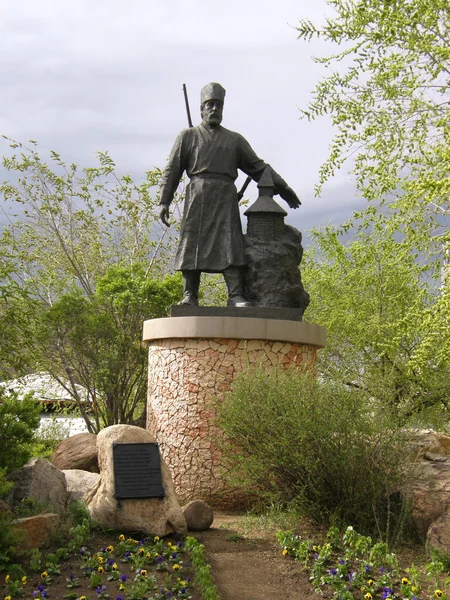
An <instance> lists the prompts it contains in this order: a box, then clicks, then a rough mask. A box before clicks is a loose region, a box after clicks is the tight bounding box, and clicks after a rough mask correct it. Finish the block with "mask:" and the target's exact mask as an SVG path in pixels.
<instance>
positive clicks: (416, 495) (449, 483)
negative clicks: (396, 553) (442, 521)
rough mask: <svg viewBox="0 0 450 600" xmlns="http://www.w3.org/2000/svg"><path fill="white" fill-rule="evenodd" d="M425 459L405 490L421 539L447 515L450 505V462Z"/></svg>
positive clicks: (417, 466) (417, 467)
mask: <svg viewBox="0 0 450 600" xmlns="http://www.w3.org/2000/svg"><path fill="white" fill-rule="evenodd" d="M438 456H439V458H438V459H437V460H436V459H433V460H430V458H424V459H423V460H421V461H420V462H418V463H417V465H416V467H415V477H414V480H413V481H412V483H411V484H409V485H408V486H407V487H406V488H404V490H403V494H404V495H405V496H406V497H407V498H408V499H409V500H410V502H411V510H412V517H413V520H414V523H415V526H416V530H417V533H418V535H419V537H420V539H422V540H425V538H426V536H427V531H428V528H429V527H430V525H431V524H432V523H433V521H435V520H436V519H437V518H438V517H440V516H441V515H443V514H445V513H446V512H447V509H448V507H449V504H450V460H446V461H442V460H440V455H438Z"/></svg>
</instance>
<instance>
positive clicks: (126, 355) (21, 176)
mask: <svg viewBox="0 0 450 600" xmlns="http://www.w3.org/2000/svg"><path fill="white" fill-rule="evenodd" d="M8 141H9V143H10V146H11V148H12V149H13V153H12V155H10V156H7V157H4V158H3V166H4V167H5V168H6V169H7V170H8V171H9V172H10V174H11V175H10V179H9V181H5V182H3V183H2V184H1V185H0V193H1V194H2V196H3V200H4V205H5V207H6V211H7V212H8V214H10V213H12V212H15V213H16V214H14V215H13V216H12V217H10V223H9V224H8V225H6V226H5V227H4V229H3V232H2V235H1V237H0V256H1V257H2V261H1V279H0V292H1V296H0V314H1V315H2V318H3V319H4V322H5V323H7V325H8V328H7V329H6V330H3V332H2V337H3V338H5V340H4V341H5V344H4V345H2V346H1V347H0V365H1V366H2V371H3V374H4V375H5V376H7V375H9V376H11V375H12V374H14V375H20V374H23V373H24V372H27V371H30V370H31V371H35V370H43V369H44V370H47V371H49V372H50V373H51V374H52V375H53V376H54V377H55V378H56V379H57V380H58V381H59V382H60V383H64V385H65V386H66V389H67V391H68V393H70V394H71V395H72V396H73V397H74V398H75V400H76V401H77V402H78V405H79V406H80V408H81V409H82V410H83V411H84V416H85V418H86V420H87V423H88V427H89V428H90V430H98V429H99V428H100V427H101V426H102V425H110V424H113V423H116V422H128V421H130V420H133V419H135V418H136V417H137V416H138V414H137V413H136V410H137V409H138V408H139V410H140V411H141V412H142V400H143V390H144V389H145V388H146V376H145V369H144V367H143V365H144V362H145V360H144V354H145V352H144V350H143V349H142V348H141V345H140V339H141V330H142V321H143V320H145V319H146V318H151V317H155V316H164V315H165V314H166V312H167V308H168V306H169V304H170V303H171V302H174V301H176V300H177V299H178V297H179V295H180V294H181V284H180V281H179V278H177V277H173V278H167V279H165V278H164V277H165V274H166V273H167V270H168V269H170V260H171V256H172V251H173V241H174V238H173V237H171V234H170V232H169V230H168V229H167V228H165V227H163V226H162V225H160V223H159V220H158V214H159V205H158V198H157V194H156V193H155V192H154V190H155V189H156V187H157V186H158V184H159V178H160V175H161V173H160V171H159V170H157V169H156V170H154V171H148V172H147V173H146V178H145V181H144V182H143V183H141V184H136V183H134V182H133V181H132V180H131V178H130V177H129V176H128V175H124V176H121V177H119V176H118V175H117V174H116V172H115V165H114V163H113V161H112V160H111V158H110V157H109V155H108V154H107V153H99V155H98V156H99V165H98V166H97V167H93V168H84V169H81V170H80V169H79V168H78V166H77V165H75V164H72V165H70V166H68V165H66V163H64V162H63V161H62V159H61V157H60V156H59V155H58V154H57V153H55V152H52V153H51V161H52V168H51V167H50V166H49V165H48V164H47V163H45V162H44V161H43V160H42V159H41V157H40V156H39V154H38V151H37V147H36V142H34V141H31V142H30V146H28V147H26V146H24V145H22V144H19V143H16V142H14V141H12V140H8ZM2 341H3V340H2ZM11 350H14V351H13V352H11ZM77 385H83V386H84V387H86V389H87V395H88V398H89V400H90V401H91V403H92V406H93V408H94V409H95V410H94V413H93V414H92V413H89V411H86V410H85V408H84V407H85V406H87V405H85V404H83V403H82V402H81V398H80V397H79V394H78V392H77V389H78V388H77ZM139 410H138V412H139Z"/></svg>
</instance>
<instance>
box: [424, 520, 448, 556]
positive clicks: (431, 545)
mask: <svg viewBox="0 0 450 600" xmlns="http://www.w3.org/2000/svg"><path fill="white" fill-rule="evenodd" d="M426 547H427V552H431V550H437V551H438V552H443V553H445V554H450V512H446V513H445V514H443V515H441V516H440V517H439V518H438V519H436V520H435V521H434V522H433V523H432V524H431V525H430V528H429V529H428V533H427V543H426Z"/></svg>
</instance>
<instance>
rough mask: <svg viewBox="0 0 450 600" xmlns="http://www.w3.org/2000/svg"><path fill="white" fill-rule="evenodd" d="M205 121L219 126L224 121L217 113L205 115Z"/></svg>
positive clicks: (212, 125) (210, 124)
mask: <svg viewBox="0 0 450 600" xmlns="http://www.w3.org/2000/svg"><path fill="white" fill-rule="evenodd" d="M204 121H205V122H206V124H207V125H209V126H210V127H217V126H218V125H220V124H221V122H222V117H221V116H220V115H218V114H215V115H205V118H204Z"/></svg>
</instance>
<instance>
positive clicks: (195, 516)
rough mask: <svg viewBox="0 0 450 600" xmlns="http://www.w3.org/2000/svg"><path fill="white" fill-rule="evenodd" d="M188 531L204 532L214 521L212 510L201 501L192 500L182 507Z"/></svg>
mask: <svg viewBox="0 0 450 600" xmlns="http://www.w3.org/2000/svg"><path fill="white" fill-rule="evenodd" d="M183 513H184V517H185V519H186V523H187V526H188V529H189V531H205V529H209V528H210V527H211V525H212V522H213V521H214V513H213V511H212V508H211V507H210V506H209V504H207V503H206V502H204V501H203V500H192V501H191V502H189V503H188V504H186V506H184V507H183Z"/></svg>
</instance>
